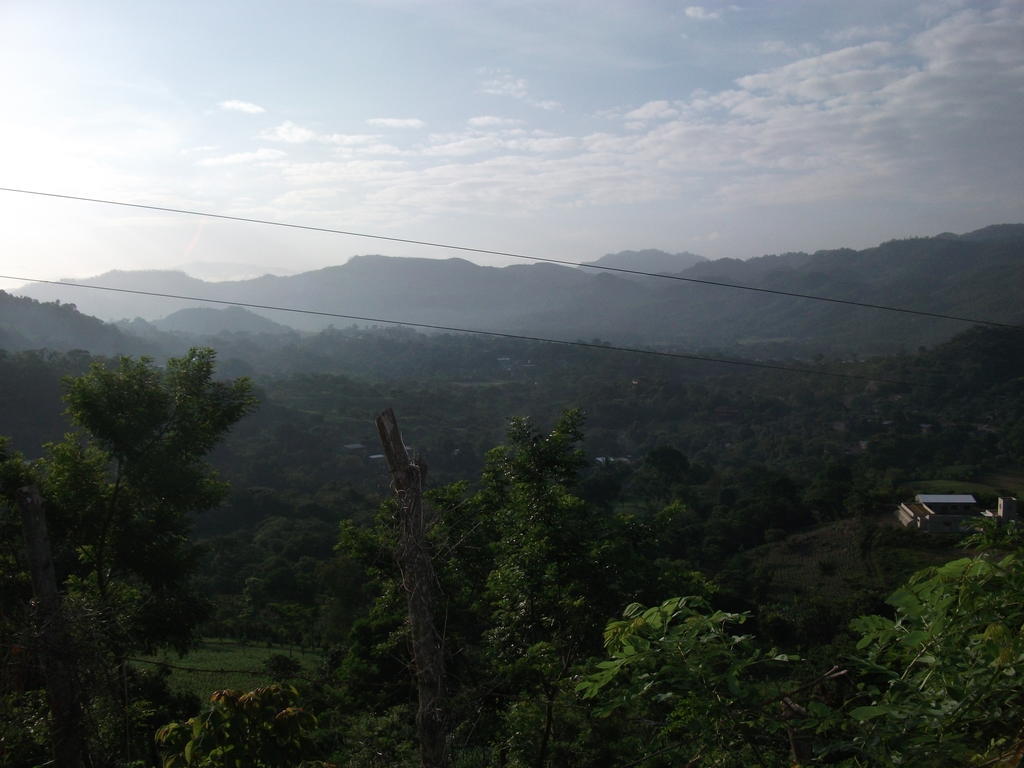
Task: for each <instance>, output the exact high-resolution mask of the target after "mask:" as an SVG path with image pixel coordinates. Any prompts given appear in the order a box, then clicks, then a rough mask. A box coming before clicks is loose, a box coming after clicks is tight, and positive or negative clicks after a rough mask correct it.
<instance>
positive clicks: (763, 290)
mask: <svg viewBox="0 0 1024 768" xmlns="http://www.w3.org/2000/svg"><path fill="white" fill-rule="evenodd" d="M0 192H13V193H17V194H22V195H37V196H40V197H52V198H58V199H62V200H75V201H78V202H84V203H98V204H101V205H117V206H121V207H123V208H138V209H142V210H147V211H160V212H163V213H178V214H184V215H187V216H203V217H206V218H211V219H222V220H224V221H238V222H244V223H247V224H263V225H266V226H271V227H285V228H287V229H302V230H307V231H309V232H324V233H328V234H333V235H348V236H349V237H361V238H365V239H369V240H384V241H387V242H391V243H404V244H407V245H422V246H425V247H428V248H444V249H447V250H451V251H460V252H462V253H475V254H480V255H486V256H502V257H506V258H511V259H524V260H527V261H536V262H543V263H546V264H560V265H562V266H566V267H581V268H583V269H596V270H601V271H603V272H613V273H618V274H624V275H635V276H640V277H652V278H658V279H662V280H676V281H679V282H684V283H695V284H698V285H712V286H717V287H719V288H731V289H734V290H739V291H754V292H755V293H767V294H772V295H775V296H789V297H791V298H796V299H807V300H809V301H822V302H827V303H830V304H845V305H847V306H851V307H863V308H866V309H877V310H882V311H885V312H899V313H902V314H907V315H920V316H922V317H931V318H935V319H939V320H954V321H956V322H960V323H974V324H977V325H991V326H996V327H1001V328H1019V327H1020V326H1019V325H1015V324H1013V323H1001V322H998V321H996V320H986V319H983V318H977V317H965V316H962V315H949V314H945V313H942V312H927V311H925V310H920V309H910V308H909V307H895V306H891V305H888V304H872V303H870V302H866V301H854V300H853V299H839V298H836V297H834V296H818V295H816V294H811V293H799V292H797V291H783V290H778V289H775V288H759V287H757V286H753V285H740V284H738V283H726V282H723V281H720V280H705V279H702V278H696V277H684V276H683V275H669V274H661V273H657V272H644V271H643V270H639V269H627V268H626V267H610V266H606V265H604V264H586V263H582V262H577V261H567V260H565V259H551V258H546V257H543V256H528V255H526V254H522V253H513V252H511V251H497V250H491V249H488V248H472V247H469V246H465V245H452V244H449V243H438V242H433V241H430V240H413V239H410V238H405V237H392V236H389V235H374V234H368V233H366V232H353V231H350V230H344V229H332V228H330V227H314V226H312V225H308V224H294V223H290V222H284V221H274V220H271V219H256V218H250V217H247V216H231V215H228V214H224V213H213V212H210V211H194V210H189V209H187V208H171V207H168V206H163V205H149V204H145V203H129V202H125V201H122V200H105V199H102V198H97V197H83V196H81V195H65V194H59V193H57V192H43V191H40V190H34V189H18V188H14V187H0Z"/></svg>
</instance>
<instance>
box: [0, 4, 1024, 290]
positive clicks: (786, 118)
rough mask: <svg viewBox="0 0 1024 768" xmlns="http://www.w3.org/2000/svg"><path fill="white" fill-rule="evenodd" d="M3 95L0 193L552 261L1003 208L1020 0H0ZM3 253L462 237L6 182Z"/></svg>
mask: <svg viewBox="0 0 1024 768" xmlns="http://www.w3.org/2000/svg"><path fill="white" fill-rule="evenodd" d="M0 86H2V87H0V94H2V96H0V99H2V101H0V104H2V107H0V109H2V116H0V187H13V188H21V189H29V190H37V191H45V192H55V193H60V194H69V195H81V196H87V197H94V198H105V199H114V200H122V201H126V202H135V203H143V204H153V205H162V206H171V207H176V208H188V209H196V210H205V211H211V212H216V213H221V214H227V215H233V216H243V217H256V218H261V219H272V220H278V221H285V222H291V223H297V224H307V225H311V226H318V227H330V228H336V229H343V230H348V231H355V232H365V233H369V234H378V235H385V236H394V237H401V238H410V239H417V240H431V241H439V242H444V243H451V244H456V245H463V246H469V247H477V248H485V249H492V250H500V251H510V252H516V253H522V254H526V255H534V256H541V257H545V258H559V259H569V260H573V261H586V260H591V259H595V258H597V257H599V256H601V255H602V254H605V253H609V252H616V251H620V250H625V249H643V248H660V249H663V250H667V251H672V252H676V251H691V252H695V253H699V254H702V255H704V256H707V257H709V258H721V257H735V258H748V257H752V256H758V255H762V254H766V253H781V252H786V251H794V250H803V251H815V250H818V249H824V248H837V247H853V248H864V247H869V246H872V245H875V244H877V243H879V242H882V241H884V240H889V239H892V238H900V237H908V236H927V235H933V234H938V233H940V232H944V231H953V232H964V231H969V230H972V229H977V228H980V227H982V226H986V225H988V224H995V223H1004V222H1020V221H1024V141H1022V136H1024V0H975V1H973V2H959V1H957V0H934V1H930V2H912V1H911V0H907V1H906V2H892V0H858V2H855V3H853V2H848V0H847V1H843V2H832V1H831V0H772V2H768V1H767V0H757V1H756V2H754V1H753V0H748V1H746V2H733V3H725V2H710V1H708V2H705V4H703V5H693V4H688V3H687V2H686V1H685V0H684V1H683V2H670V1H669V0H564V1H562V2H536V1H533V0H351V1H349V2H334V1H331V0H290V1H289V2H283V0H282V1H280V2H270V1H267V2H253V1H252V0H246V1H245V2H242V1H241V0H223V1H221V2H209V1H208V0H203V1H202V2H193V1H192V0H176V2H173V3H167V2H161V3H158V2H149V1H143V2H140V1H139V0H131V1H130V2H120V0H98V2H93V3H82V2H79V0H73V1H54V0H0ZM0 249H2V251H0V252H2V254H3V256H2V264H3V269H2V270H0V271H2V272H3V273H4V274H14V275H23V276H27V277H32V278H42V279H56V278H65V277H68V278H71V277H86V276H92V275H96V274H100V273H102V272H105V271H107V270H110V269H169V268H180V267H183V266H184V267H186V268H187V269H188V271H190V272H191V273H193V274H195V275H197V276H201V277H207V278H234V277H246V276H252V275H255V274H260V273H262V272H266V271H272V272H286V271H301V270H306V269H314V268H319V267H323V266H329V265H334V264H340V263H343V262H344V261H346V260H347V259H348V258H350V257H351V256H353V255H355V254H365V253H384V254H387V255H395V256H424V257H432V258H448V257H451V256H456V255H460V254H458V253H453V252H451V251H446V250H439V249H430V248H425V247H419V246H412V245H399V244H395V243H384V242H379V241H376V242H375V241H371V240H366V239H361V238H355V237H343V236H336V235H327V234H316V233H310V232H301V231H295V230H285V229H276V228H270V227H265V226H258V225H253V224H241V223H228V222H217V221H213V220H204V219H199V218H194V217H187V216H181V215H173V214H159V213H154V212H143V211H130V210H127V209H124V208H112V207H105V206H100V205H96V204H88V203H80V202H72V201H66V200H55V199H47V198H40V197H31V196H26V195H19V194H14V193H9V192H0ZM473 260H474V261H477V262H478V263H485V264H495V265H500V264H505V263H510V260H509V259H503V258H498V257H488V258H477V257H473ZM2 287H4V286H0V288H2Z"/></svg>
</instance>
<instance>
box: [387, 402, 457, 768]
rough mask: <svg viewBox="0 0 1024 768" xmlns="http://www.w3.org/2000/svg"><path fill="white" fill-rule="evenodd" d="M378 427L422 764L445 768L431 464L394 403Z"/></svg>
mask: <svg viewBox="0 0 1024 768" xmlns="http://www.w3.org/2000/svg"><path fill="white" fill-rule="evenodd" d="M377 430H378V431H379V432H380V441H381V444H382V445H383V446H384V455H385V457H386V458H387V462H388V466H389V467H390V469H391V479H392V483H393V485H394V489H395V500H396V507H397V520H396V521H397V527H398V545H397V547H396V549H395V560H396V561H397V563H398V567H399V570H400V571H401V574H402V585H403V587H404V588H405V597H406V606H407V608H408V612H409V628H410V630H411V634H412V663H413V669H414V670H415V672H416V689H417V694H418V696H419V709H418V710H417V712H416V733H417V737H418V739H419V745H420V765H421V766H422V768H444V766H446V765H447V764H448V753H447V742H448V722H447V720H448V717H447V710H446V708H445V672H444V635H443V633H442V632H441V631H440V630H439V629H438V622H437V616H438V605H439V603H440V600H439V594H440V586H439V584H438V581H437V574H436V573H435V572H434V563H433V560H432V557H431V551H430V545H429V543H428V541H427V528H428V522H429V521H428V519H427V517H426V514H425V513H424V510H423V480H424V478H425V477H426V474H427V467H426V464H425V463H424V462H423V461H422V460H420V461H413V460H412V459H410V458H409V452H408V451H407V450H406V448H405V444H404V443H403V442H402V434H401V432H399V430H398V421H397V419H396V418H395V413H394V411H392V410H391V409H390V408H388V409H387V410H386V411H384V412H383V413H382V414H380V415H379V416H378V417H377Z"/></svg>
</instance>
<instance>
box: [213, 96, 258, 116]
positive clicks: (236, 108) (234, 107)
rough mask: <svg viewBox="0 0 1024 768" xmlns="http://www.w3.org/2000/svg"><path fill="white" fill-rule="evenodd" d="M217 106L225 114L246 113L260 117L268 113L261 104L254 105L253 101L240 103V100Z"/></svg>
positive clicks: (223, 102) (230, 100) (224, 102)
mask: <svg viewBox="0 0 1024 768" xmlns="http://www.w3.org/2000/svg"><path fill="white" fill-rule="evenodd" d="M217 106H219V107H220V108H221V109H223V110H224V111H225V112H245V113H246V114H248V115H259V114H262V113H263V112H266V111H267V110H265V109H264V108H263V107H261V106H260V105H259V104H253V103H252V102H251V101H239V100H238V99H229V100H227V101H222V102H221V103H220V104H218V105H217Z"/></svg>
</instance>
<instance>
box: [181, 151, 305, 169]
mask: <svg viewBox="0 0 1024 768" xmlns="http://www.w3.org/2000/svg"><path fill="white" fill-rule="evenodd" d="M287 154H288V153H287V152H282V151H281V150H280V149H267V148H266V147H261V148H260V149H257V150H256V151H255V152H236V153H234V154H231V155H223V156H222V157H208V158H206V159H204V160H200V161H199V162H198V163H196V165H204V166H218V165H243V164H245V163H258V162H263V161H267V160H279V159H280V158H282V157H285V156H286V155H287Z"/></svg>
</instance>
